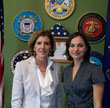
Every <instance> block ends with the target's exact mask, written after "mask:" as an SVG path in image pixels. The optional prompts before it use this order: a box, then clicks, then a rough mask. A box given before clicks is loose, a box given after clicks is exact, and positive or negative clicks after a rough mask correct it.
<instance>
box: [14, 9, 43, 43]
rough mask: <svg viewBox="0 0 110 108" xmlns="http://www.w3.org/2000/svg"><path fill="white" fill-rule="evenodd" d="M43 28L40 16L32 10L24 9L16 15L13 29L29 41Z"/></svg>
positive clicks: (21, 37) (19, 36) (20, 37)
mask: <svg viewBox="0 0 110 108" xmlns="http://www.w3.org/2000/svg"><path fill="white" fill-rule="evenodd" d="M41 29H42V22H41V19H40V17H39V16H38V15H37V14H35V13H33V12H31V11H24V12H22V13H20V14H19V15H17V16H16V18H15V20H14V22H13V30H14V33H15V34H16V36H17V37H18V38H19V39H21V40H24V41H28V40H29V38H30V37H31V36H32V34H33V33H34V32H36V31H37V30H41Z"/></svg>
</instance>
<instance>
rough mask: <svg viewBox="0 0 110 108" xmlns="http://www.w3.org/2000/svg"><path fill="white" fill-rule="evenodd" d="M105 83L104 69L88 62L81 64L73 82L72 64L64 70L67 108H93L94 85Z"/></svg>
mask: <svg viewBox="0 0 110 108" xmlns="http://www.w3.org/2000/svg"><path fill="white" fill-rule="evenodd" d="M102 82H105V78H104V74H103V71H102V69H101V68H100V67H99V66H96V65H95V64H91V63H89V62H87V61H84V62H82V63H81V66H80V68H79V70H78V72H77V73H76V76H75V78H74V81H72V64H71V65H69V66H68V67H66V68H65V69H64V90H65V93H66V97H67V108H92V107H93V85H95V84H100V83H102Z"/></svg>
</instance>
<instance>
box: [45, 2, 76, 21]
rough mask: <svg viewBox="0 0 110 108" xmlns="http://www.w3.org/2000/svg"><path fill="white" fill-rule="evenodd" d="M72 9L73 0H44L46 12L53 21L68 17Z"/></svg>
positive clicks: (73, 5)
mask: <svg viewBox="0 0 110 108" xmlns="http://www.w3.org/2000/svg"><path fill="white" fill-rule="evenodd" d="M74 7H75V1H74V0H45V10H46V12H47V13H48V15H50V16H51V17H52V18H55V19H65V18H67V17H69V16H70V15H71V14H72V13H73V11H74Z"/></svg>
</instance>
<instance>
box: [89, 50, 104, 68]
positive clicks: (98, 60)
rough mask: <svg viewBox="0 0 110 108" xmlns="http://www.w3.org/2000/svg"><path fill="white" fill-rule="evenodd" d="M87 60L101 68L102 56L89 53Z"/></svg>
mask: <svg viewBox="0 0 110 108" xmlns="http://www.w3.org/2000/svg"><path fill="white" fill-rule="evenodd" d="M89 60H90V62H91V63H93V64H96V65H98V66H100V67H101V68H103V55H102V54H100V53H98V52H96V51H91V54H90V58H89Z"/></svg>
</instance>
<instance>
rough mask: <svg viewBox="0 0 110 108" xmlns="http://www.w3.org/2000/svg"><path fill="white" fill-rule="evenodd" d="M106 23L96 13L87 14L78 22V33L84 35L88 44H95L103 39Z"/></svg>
mask: <svg viewBox="0 0 110 108" xmlns="http://www.w3.org/2000/svg"><path fill="white" fill-rule="evenodd" d="M105 30H106V21H105V19H104V17H102V16H101V15H100V14H98V13H87V14H85V15H83V16H82V17H81V18H80V19H79V22H78V31H79V32H81V33H83V34H85V35H86V36H87V39H88V41H89V42H90V43H96V42H99V41H100V40H102V39H104V37H105Z"/></svg>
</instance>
